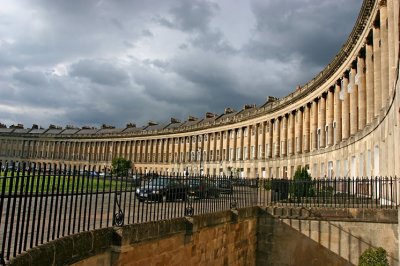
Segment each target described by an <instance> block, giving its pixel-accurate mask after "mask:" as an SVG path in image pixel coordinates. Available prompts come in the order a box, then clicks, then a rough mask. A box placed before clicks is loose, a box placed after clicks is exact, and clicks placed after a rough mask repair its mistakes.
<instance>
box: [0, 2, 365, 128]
mask: <svg viewBox="0 0 400 266" xmlns="http://www.w3.org/2000/svg"><path fill="white" fill-rule="evenodd" d="M361 2H362V1H361V0H240V1H232V0H207V1H206V0H146V1H141V0H85V1H83V0H0V122H1V123H5V124H7V125H8V126H9V125H11V124H16V123H22V124H24V125H25V126H26V127H30V126H31V125H32V124H39V125H41V126H43V127H48V125H49V124H56V125H60V126H65V125H67V124H72V125H76V126H82V125H92V126H98V125H101V124H103V123H106V124H111V125H114V126H117V127H124V126H125V124H126V123H127V122H134V123H136V124H137V125H138V126H140V125H144V124H146V123H147V121H148V120H154V121H160V122H162V121H167V120H169V118H170V117H176V118H178V119H181V120H185V119H186V118H187V116H188V115H194V116H197V117H203V116H204V114H205V112H214V113H218V114H219V113H222V112H223V110H224V108H225V107H232V108H235V109H240V108H241V107H242V106H243V105H244V104H253V103H255V104H257V105H262V104H263V103H264V102H265V100H266V98H267V96H268V95H271V96H276V97H283V96H285V95H287V94H288V93H290V92H291V91H293V90H294V88H295V87H296V85H298V84H304V83H305V82H307V81H308V80H310V79H311V78H313V76H314V75H315V74H317V73H318V72H319V71H320V70H322V68H323V67H324V66H325V65H326V64H328V63H329V61H330V60H331V59H332V58H333V57H334V56H335V54H336V53H337V52H338V51H339V50H340V47H341V46H342V45H343V43H344V42H345V41H346V39H347V37H348V35H349V33H350V32H351V30H352V28H353V26H354V23H355V21H356V18H357V15H358V12H359V9H360V7H361Z"/></svg>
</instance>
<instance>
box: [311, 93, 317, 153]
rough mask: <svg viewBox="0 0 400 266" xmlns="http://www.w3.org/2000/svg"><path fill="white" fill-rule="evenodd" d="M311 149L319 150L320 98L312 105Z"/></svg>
mask: <svg viewBox="0 0 400 266" xmlns="http://www.w3.org/2000/svg"><path fill="white" fill-rule="evenodd" d="M311 108H312V109H311V150H313V151H315V150H317V148H318V147H317V128H318V99H315V100H314V101H313V102H312V106H311Z"/></svg>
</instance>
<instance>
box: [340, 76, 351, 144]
mask: <svg viewBox="0 0 400 266" xmlns="http://www.w3.org/2000/svg"><path fill="white" fill-rule="evenodd" d="M347 86H348V77H347V76H346V75H345V76H344V77H343V78H342V84H341V88H342V89H341V90H342V98H343V100H342V139H348V138H349V137H350V97H349V94H348V93H347Z"/></svg>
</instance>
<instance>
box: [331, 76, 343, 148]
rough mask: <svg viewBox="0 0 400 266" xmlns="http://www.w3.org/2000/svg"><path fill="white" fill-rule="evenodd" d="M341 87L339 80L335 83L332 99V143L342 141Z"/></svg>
mask: <svg viewBox="0 0 400 266" xmlns="http://www.w3.org/2000/svg"><path fill="white" fill-rule="evenodd" d="M340 94H341V89H340V81H338V82H336V84H335V94H334V95H335V100H334V108H333V109H334V113H333V116H334V117H333V121H334V129H333V130H334V133H333V134H334V144H338V143H340V142H341V141H342V100H341V99H340Z"/></svg>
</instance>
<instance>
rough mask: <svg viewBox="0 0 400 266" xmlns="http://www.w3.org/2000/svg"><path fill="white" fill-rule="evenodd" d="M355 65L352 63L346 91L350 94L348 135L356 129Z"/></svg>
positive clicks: (356, 92)
mask: <svg viewBox="0 0 400 266" xmlns="http://www.w3.org/2000/svg"><path fill="white" fill-rule="evenodd" d="M356 74H357V73H356V66H355V65H353V66H352V68H351V69H350V74H349V85H348V89H347V91H348V92H349V96H350V135H354V134H355V133H356V132H357V130H358V110H357V109H358V108H357V105H358V101H357V98H358V97H357V96H358V95H357V94H358V86H357V85H356V84H355V76H356Z"/></svg>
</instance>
